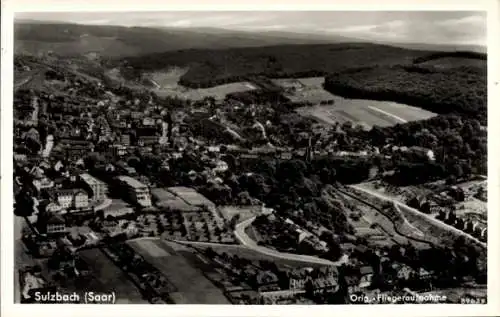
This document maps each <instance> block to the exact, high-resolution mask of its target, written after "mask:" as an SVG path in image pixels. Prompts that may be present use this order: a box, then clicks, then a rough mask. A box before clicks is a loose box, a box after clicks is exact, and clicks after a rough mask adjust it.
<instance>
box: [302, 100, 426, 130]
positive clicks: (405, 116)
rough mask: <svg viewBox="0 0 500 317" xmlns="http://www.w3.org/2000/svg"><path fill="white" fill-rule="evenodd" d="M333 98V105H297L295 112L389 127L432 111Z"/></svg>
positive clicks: (326, 120)
mask: <svg viewBox="0 0 500 317" xmlns="http://www.w3.org/2000/svg"><path fill="white" fill-rule="evenodd" d="M333 100H334V104H333V105H315V106H312V107H300V108H298V109H296V111H297V112H298V113H299V114H301V115H303V116H307V117H312V118H314V119H317V120H318V121H321V122H324V123H327V124H335V122H339V123H341V124H342V123H344V122H353V123H354V124H357V125H361V126H364V127H366V128H371V127H372V126H375V125H377V126H381V127H386V126H392V125H395V124H398V123H405V122H408V121H416V120H423V119H428V118H431V117H433V116H435V114H434V113H432V112H429V111H426V110H423V109H420V108H416V107H411V106H407V105H403V104H398V103H395V102H388V101H375V100H364V99H347V98H343V97H339V96H334V98H333Z"/></svg>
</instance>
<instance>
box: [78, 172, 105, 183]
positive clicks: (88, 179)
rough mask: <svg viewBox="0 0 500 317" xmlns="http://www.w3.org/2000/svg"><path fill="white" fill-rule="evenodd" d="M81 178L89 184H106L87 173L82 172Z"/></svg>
mask: <svg viewBox="0 0 500 317" xmlns="http://www.w3.org/2000/svg"><path fill="white" fill-rule="evenodd" d="M80 178H81V179H82V180H83V181H84V182H86V183H87V184H89V185H96V184H104V182H102V181H100V180H98V179H97V178H95V177H93V176H92V175H90V174H87V173H84V174H80Z"/></svg>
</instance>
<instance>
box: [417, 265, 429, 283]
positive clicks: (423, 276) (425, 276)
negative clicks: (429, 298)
mask: <svg viewBox="0 0 500 317" xmlns="http://www.w3.org/2000/svg"><path fill="white" fill-rule="evenodd" d="M418 277H419V278H420V279H421V280H428V279H431V278H432V273H431V272H429V271H427V270H426V269H424V268H422V267H421V268H420V269H419V270H418Z"/></svg>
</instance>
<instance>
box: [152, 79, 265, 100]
mask: <svg viewBox="0 0 500 317" xmlns="http://www.w3.org/2000/svg"><path fill="white" fill-rule="evenodd" d="M254 89H255V88H254V87H253V86H252V85H251V84H250V83H247V82H237V83H231V84H224V85H219V86H215V87H211V88H200V89H191V88H186V87H183V86H177V87H176V88H156V89H153V91H154V92H155V93H156V94H157V95H158V96H160V97H167V96H168V97H178V98H184V99H191V100H202V99H203V98H205V97H214V98H215V99H216V100H224V98H226V95H228V94H231V93H234V92H241V91H249V90H254Z"/></svg>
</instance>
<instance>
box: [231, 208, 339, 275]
mask: <svg viewBox="0 0 500 317" xmlns="http://www.w3.org/2000/svg"><path fill="white" fill-rule="evenodd" d="M254 219H255V216H254V217H252V218H249V219H247V220H244V221H242V222H240V223H238V224H237V225H236V228H235V230H234V235H235V236H236V239H237V240H238V241H239V242H240V243H241V244H243V245H244V246H246V247H247V248H250V249H252V250H254V251H256V252H259V253H262V254H265V255H268V256H273V257H276V258H280V259H287V260H294V261H299V262H306V263H314V264H323V265H334V266H340V265H342V264H345V263H347V261H348V260H349V258H348V256H347V255H345V254H344V255H343V256H342V257H341V258H340V259H339V260H338V261H335V262H333V261H329V260H326V259H321V258H317V257H314V256H310V255H302V254H293V253H285V252H279V251H276V250H273V249H270V248H266V247H263V246H260V245H257V243H256V242H255V241H253V240H252V239H251V238H250V237H249V236H248V235H247V234H246V233H245V228H246V227H248V226H249V225H250V224H251V223H252V221H253V220H254Z"/></svg>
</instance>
